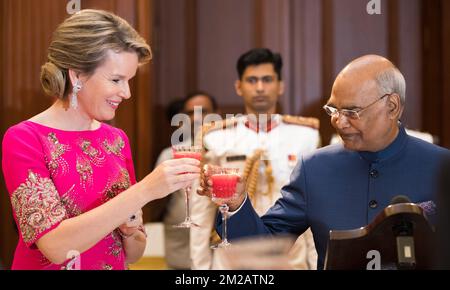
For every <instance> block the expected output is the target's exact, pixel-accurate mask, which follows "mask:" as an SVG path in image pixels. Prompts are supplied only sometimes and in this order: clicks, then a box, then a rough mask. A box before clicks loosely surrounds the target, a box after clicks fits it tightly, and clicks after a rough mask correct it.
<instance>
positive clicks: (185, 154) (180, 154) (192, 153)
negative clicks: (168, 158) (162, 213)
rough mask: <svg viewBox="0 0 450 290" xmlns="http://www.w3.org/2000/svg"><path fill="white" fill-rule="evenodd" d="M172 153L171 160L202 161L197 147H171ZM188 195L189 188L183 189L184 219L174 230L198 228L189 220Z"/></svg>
mask: <svg viewBox="0 0 450 290" xmlns="http://www.w3.org/2000/svg"><path fill="white" fill-rule="evenodd" d="M172 152H173V158H175V159H180V158H193V159H197V160H198V161H201V159H202V149H201V148H199V147H194V146H182V145H180V146H173V147H172ZM190 193H191V187H190V186H188V187H186V188H185V189H184V195H185V206H186V218H185V220H184V221H183V222H182V223H180V224H178V225H174V227H176V228H191V227H198V226H199V225H198V224H196V223H194V222H193V221H192V220H191V212H190V205H189V200H190V198H189V196H190Z"/></svg>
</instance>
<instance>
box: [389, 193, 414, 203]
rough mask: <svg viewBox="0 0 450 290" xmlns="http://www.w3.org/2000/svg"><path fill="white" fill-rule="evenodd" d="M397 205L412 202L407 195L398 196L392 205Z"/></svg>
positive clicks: (392, 200)
mask: <svg viewBox="0 0 450 290" xmlns="http://www.w3.org/2000/svg"><path fill="white" fill-rule="evenodd" d="M397 203H411V200H410V199H409V197H407V196H406V195H396V196H394V197H393V198H392V199H391V203H390V204H391V205H392V204H397Z"/></svg>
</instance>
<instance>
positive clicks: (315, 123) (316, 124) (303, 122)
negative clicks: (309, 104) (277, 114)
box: [282, 115, 320, 130]
mask: <svg viewBox="0 0 450 290" xmlns="http://www.w3.org/2000/svg"><path fill="white" fill-rule="evenodd" d="M282 120H283V122H284V123H286V124H293V125H300V126H307V127H311V128H313V129H316V130H319V128H320V121H319V119H317V118H313V117H300V116H291V115H284V116H283V118H282Z"/></svg>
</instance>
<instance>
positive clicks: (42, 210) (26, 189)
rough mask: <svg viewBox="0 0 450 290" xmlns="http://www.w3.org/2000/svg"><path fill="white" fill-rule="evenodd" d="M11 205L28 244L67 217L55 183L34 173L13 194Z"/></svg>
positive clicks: (30, 173) (30, 172) (29, 174)
mask: <svg viewBox="0 0 450 290" xmlns="http://www.w3.org/2000/svg"><path fill="white" fill-rule="evenodd" d="M11 203H12V206H13V208H14V211H15V213H16V216H17V221H18V223H19V225H20V231H21V232H22V237H23V240H24V241H25V242H26V243H29V242H32V241H34V240H35V239H36V237H37V236H38V235H39V234H40V233H42V232H44V231H45V230H47V229H49V228H51V227H52V226H53V225H55V224H57V223H59V222H61V221H62V220H63V219H64V218H65V216H66V210H65V208H64V206H63V205H62V204H61V200H60V197H59V194H58V192H57V190H56V188H55V185H54V184H53V182H52V181H51V180H50V179H49V178H44V177H41V176H40V175H39V174H36V173H33V172H32V171H29V173H28V178H27V179H26V180H25V182H24V183H22V184H20V185H19V187H18V188H17V189H16V190H15V191H14V193H13V194H12V196H11Z"/></svg>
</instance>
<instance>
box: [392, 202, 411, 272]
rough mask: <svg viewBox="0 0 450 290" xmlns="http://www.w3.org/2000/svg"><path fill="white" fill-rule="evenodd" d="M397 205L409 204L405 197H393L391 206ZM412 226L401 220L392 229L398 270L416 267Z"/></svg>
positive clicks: (409, 222) (407, 221)
mask: <svg viewBox="0 0 450 290" xmlns="http://www.w3.org/2000/svg"><path fill="white" fill-rule="evenodd" d="M399 203H411V200H410V199H409V197H407V196H406V195H397V196H394V197H393V198H392V200H391V203H390V204H391V205H394V204H399ZM413 229H414V226H413V224H412V222H411V221H409V220H407V219H401V220H399V221H398V222H397V224H396V225H394V227H393V228H392V230H393V231H394V235H395V236H396V240H397V261H398V264H397V266H398V268H399V269H404V270H406V269H414V268H415V265H416V257H415V249H414V233H413Z"/></svg>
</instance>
